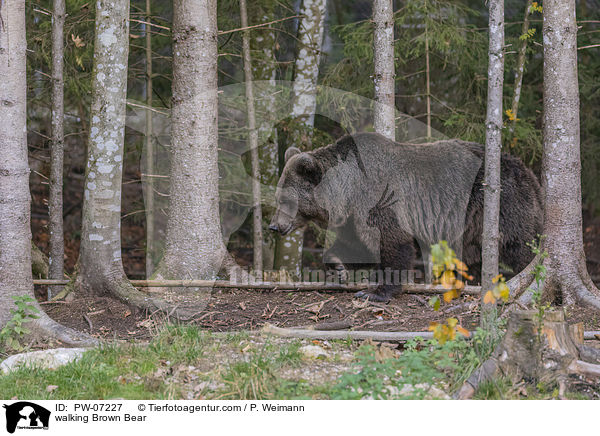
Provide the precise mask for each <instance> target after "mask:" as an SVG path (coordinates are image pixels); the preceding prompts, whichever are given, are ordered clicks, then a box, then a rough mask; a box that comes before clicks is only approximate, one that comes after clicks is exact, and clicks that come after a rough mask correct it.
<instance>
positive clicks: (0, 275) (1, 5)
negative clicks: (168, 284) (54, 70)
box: [0, 0, 95, 345]
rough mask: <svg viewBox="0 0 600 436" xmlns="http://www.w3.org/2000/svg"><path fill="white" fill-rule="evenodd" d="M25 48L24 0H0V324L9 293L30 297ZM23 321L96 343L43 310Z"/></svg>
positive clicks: (45, 333) (39, 330)
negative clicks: (52, 318) (57, 321)
mask: <svg viewBox="0 0 600 436" xmlns="http://www.w3.org/2000/svg"><path fill="white" fill-rule="evenodd" d="M26 48H27V42H26V39H25V1H24V0H2V1H0V328H1V327H3V326H4V325H5V324H6V322H7V321H8V320H10V318H11V317H12V314H11V313H10V310H11V309H12V308H14V307H15V306H14V300H13V299H12V298H11V297H13V296H30V297H33V281H32V280H33V278H32V274H31V251H32V250H31V227H30V199H31V197H30V194H29V163H28V161H27V126H26V120H27V117H26V101H27V83H26V77H27V74H26V68H25V54H26ZM34 305H35V306H36V307H37V308H38V309H40V307H39V306H38V305H37V303H34ZM40 311H41V309H40ZM27 327H28V328H29V329H30V330H31V331H32V332H33V333H34V334H36V335H38V336H39V337H41V338H46V339H47V338H55V339H59V340H60V341H62V342H64V343H66V344H71V345H85V344H93V343H95V341H94V340H93V339H91V338H89V337H87V336H86V335H82V334H79V333H77V332H75V331H73V330H71V329H67V328H66V327H63V326H61V325H59V324H57V323H56V322H54V321H52V320H51V319H50V318H49V317H48V316H47V315H46V314H45V313H44V312H41V314H40V317H39V318H38V319H35V320H33V321H31V322H29V323H28V324H27Z"/></svg>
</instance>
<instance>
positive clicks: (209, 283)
mask: <svg viewBox="0 0 600 436" xmlns="http://www.w3.org/2000/svg"><path fill="white" fill-rule="evenodd" d="M130 282H131V284H132V285H134V286H136V287H140V288H187V287H189V288H199V287H214V288H239V289H279V290H289V291H343V292H356V291H362V290H364V289H367V288H369V287H370V286H377V284H376V283H355V284H338V283H321V282H260V281H256V282H252V283H237V282H230V281H227V280H130ZM68 283H69V281H68V280H49V279H37V280H34V281H33V284H34V285H46V286H48V285H57V286H61V285H62V286H64V285H66V284H68ZM402 290H403V292H406V293H409V294H432V295H437V294H443V293H444V292H447V291H448V289H446V288H444V287H443V286H441V285H425V284H417V283H411V284H405V285H402ZM461 292H462V293H463V294H467V295H479V294H480V292H481V287H479V286H465V288H464V289H463V290H462V291H461Z"/></svg>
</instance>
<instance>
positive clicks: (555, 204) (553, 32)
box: [542, 0, 600, 311]
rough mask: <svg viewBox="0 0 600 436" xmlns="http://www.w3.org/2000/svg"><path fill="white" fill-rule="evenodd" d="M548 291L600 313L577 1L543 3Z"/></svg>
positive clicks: (559, 0)
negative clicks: (586, 205) (589, 243)
mask: <svg viewBox="0 0 600 436" xmlns="http://www.w3.org/2000/svg"><path fill="white" fill-rule="evenodd" d="M543 16H544V19H543V20H544V24H543V40H544V127H543V135H544V156H543V161H542V185H543V188H544V189H543V192H544V205H545V217H544V234H545V235H546V236H547V238H546V240H545V249H546V250H547V251H548V257H547V258H546V260H545V264H546V266H547V268H548V271H547V278H546V283H545V286H544V292H545V293H547V294H550V295H554V296H556V295H558V294H559V293H562V299H563V302H566V303H567V304H573V303H574V302H575V301H579V302H580V303H582V304H584V305H586V306H589V307H591V308H594V309H596V310H599V311H600V291H599V290H598V289H597V288H596V287H595V286H594V284H593V283H592V281H591V279H590V277H589V274H588V272H587V269H586V262H585V253H584V250H583V231H582V216H581V156H580V137H579V135H580V126H579V86H578V76H577V23H576V18H575V0H546V1H545V2H544V12H543Z"/></svg>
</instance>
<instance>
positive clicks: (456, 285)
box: [454, 280, 465, 297]
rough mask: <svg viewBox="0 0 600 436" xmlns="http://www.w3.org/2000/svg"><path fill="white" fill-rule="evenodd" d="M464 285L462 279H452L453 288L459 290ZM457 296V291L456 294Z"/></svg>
mask: <svg viewBox="0 0 600 436" xmlns="http://www.w3.org/2000/svg"><path fill="white" fill-rule="evenodd" d="M464 287H465V282H463V281H462V280H455V281H454V289H458V290H461V289H463V288H464ZM456 296H457V297H458V293H457V295H456Z"/></svg>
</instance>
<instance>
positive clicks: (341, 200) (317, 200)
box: [269, 133, 543, 301]
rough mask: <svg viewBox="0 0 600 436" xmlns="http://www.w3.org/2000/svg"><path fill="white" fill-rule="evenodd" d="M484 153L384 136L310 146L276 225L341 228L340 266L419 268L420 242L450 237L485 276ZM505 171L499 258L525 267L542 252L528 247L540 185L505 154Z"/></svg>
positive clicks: (293, 154) (298, 159)
mask: <svg viewBox="0 0 600 436" xmlns="http://www.w3.org/2000/svg"><path fill="white" fill-rule="evenodd" d="M483 159H484V149H483V146H481V145H480V144H475V143H469V142H465V141H461V140H446V141H437V142H434V143H430V144H408V143H397V142H394V141H391V140H389V139H387V138H385V137H383V136H382V135H379V134H376V133H359V134H355V135H349V136H344V137H343V138H341V139H339V140H338V141H337V142H335V143H334V144H331V145H328V146H327V147H323V148H320V149H317V150H314V151H311V152H300V151H299V150H298V149H296V148H290V149H288V150H287V151H286V156H285V160H286V163H285V167H284V169H283V172H282V175H281V178H280V180H279V183H278V186H277V191H276V202H277V210H276V211H275V214H274V216H273V219H272V220H271V224H270V226H269V228H270V229H271V230H274V231H278V232H280V233H281V234H288V233H289V232H291V231H292V230H294V229H296V228H299V227H302V226H304V225H306V224H307V222H308V221H314V222H315V223H317V224H318V225H319V226H321V227H323V228H326V229H328V230H331V231H333V232H334V233H335V235H336V239H335V242H334V243H333V245H332V246H331V247H329V249H328V250H327V252H326V254H325V262H326V263H328V264H332V265H333V266H334V267H335V268H337V269H338V270H342V268H344V269H351V268H354V267H355V266H357V265H362V266H363V267H364V266H366V265H369V266H371V265H379V269H380V270H385V269H386V268H391V269H392V270H393V271H404V270H410V269H412V267H413V262H414V258H415V250H414V246H413V241H416V243H417V244H419V246H420V247H421V251H422V252H423V253H424V255H426V254H427V253H428V250H429V247H430V246H431V245H432V244H435V243H437V242H439V241H441V240H446V241H448V243H449V245H450V246H451V247H452V248H453V249H454V250H455V251H456V253H457V256H458V257H460V258H462V259H463V260H464V262H465V263H467V265H469V267H470V270H471V271H472V272H474V273H475V275H478V271H479V270H480V268H481V265H480V264H481V234H482V221H483V189H482V181H483ZM501 173H502V177H501V182H502V192H501V199H500V204H501V212H500V238H501V241H500V261H501V262H502V263H504V264H506V265H508V266H510V267H511V268H512V269H513V271H515V272H518V271H520V270H521V269H523V268H524V267H525V266H526V265H527V264H528V263H529V262H530V261H531V259H532V258H533V255H532V253H531V251H530V249H529V248H528V246H527V243H528V242H531V241H532V240H534V239H535V238H536V237H537V235H538V234H539V233H540V232H541V230H542V217H543V203H542V198H541V188H540V185H539V183H538V181H537V179H536V177H535V175H534V174H533V172H532V171H531V170H530V169H528V168H527V167H526V166H525V165H524V164H523V162H521V161H520V160H519V159H518V158H516V157H514V156H511V155H509V154H506V153H503V154H502V161H501ZM399 290H400V286H399V285H397V284H389V283H387V284H386V283H384V284H381V285H380V286H378V287H377V288H376V289H375V290H373V291H370V292H361V293H358V294H357V296H360V297H369V298H370V299H372V300H377V301H388V300H389V299H390V297H392V296H393V295H394V293H395V292H397V291H399Z"/></svg>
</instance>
